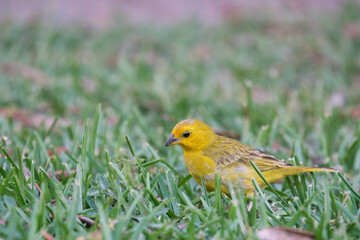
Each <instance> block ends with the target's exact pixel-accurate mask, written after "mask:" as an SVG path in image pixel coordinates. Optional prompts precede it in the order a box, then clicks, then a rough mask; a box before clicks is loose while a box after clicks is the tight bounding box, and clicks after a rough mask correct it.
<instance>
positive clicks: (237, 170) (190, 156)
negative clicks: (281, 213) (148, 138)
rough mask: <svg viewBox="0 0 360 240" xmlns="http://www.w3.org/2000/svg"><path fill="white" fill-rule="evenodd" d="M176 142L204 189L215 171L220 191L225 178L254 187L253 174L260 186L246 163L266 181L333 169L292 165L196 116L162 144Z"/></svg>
mask: <svg viewBox="0 0 360 240" xmlns="http://www.w3.org/2000/svg"><path fill="white" fill-rule="evenodd" d="M172 145H180V146H181V147H182V148H183V149H184V157H185V161H186V165H187V167H188V169H189V171H190V174H191V175H192V176H193V178H194V179H195V180H196V181H197V182H198V183H199V184H201V176H202V177H203V179H204V183H205V186H206V189H207V190H208V191H213V190H214V189H215V174H217V175H218V176H219V177H221V179H222V180H221V191H222V192H224V193H225V194H227V195H228V196H230V194H229V188H228V181H229V180H230V182H231V184H232V185H233V186H234V187H235V186H237V185H238V184H240V185H241V186H242V187H243V189H244V192H245V194H252V192H253V191H254V190H255V188H254V185H253V184H252V181H251V180H252V178H254V179H255V180H256V181H257V183H258V184H259V185H260V186H264V185H265V183H264V182H263V181H262V180H261V178H260V177H259V175H258V174H257V173H256V171H255V170H254V169H253V167H252V166H251V164H250V160H251V161H252V162H253V163H254V164H255V165H256V166H257V167H258V168H259V170H260V171H261V172H262V174H263V176H264V177H265V179H266V180H267V181H268V182H275V181H277V180H279V179H282V178H284V177H286V176H289V175H296V174H299V173H302V172H322V171H325V172H337V171H338V170H336V169H331V168H314V167H301V166H292V165H291V164H289V163H287V162H284V161H283V160H280V159H277V158H276V157H274V156H271V155H269V154H267V153H265V152H262V151H260V150H257V149H255V148H252V147H250V146H248V145H246V144H244V143H241V142H239V141H237V140H235V139H231V138H228V137H224V136H220V135H217V134H216V133H214V131H213V130H212V129H211V128H210V127H209V126H208V125H206V124H205V123H204V122H202V121H200V120H198V119H186V120H183V121H181V122H179V123H178V124H176V126H175V127H174V129H173V130H172V132H171V134H170V136H169V138H168V139H167V140H166V143H165V147H167V146H172Z"/></svg>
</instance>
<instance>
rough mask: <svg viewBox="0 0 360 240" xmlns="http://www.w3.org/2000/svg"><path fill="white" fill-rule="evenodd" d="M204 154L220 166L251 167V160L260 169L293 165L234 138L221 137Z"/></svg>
mask: <svg viewBox="0 0 360 240" xmlns="http://www.w3.org/2000/svg"><path fill="white" fill-rule="evenodd" d="M203 154H204V155H205V156H206V157H209V158H212V159H213V160H214V161H215V162H216V163H217V165H218V166H220V167H222V168H226V167H227V166H229V165H232V166H233V165H234V164H235V165H236V164H239V165H243V166H249V167H250V168H251V164H250V160H251V161H252V162H253V163H255V165H256V166H257V167H258V168H259V170H260V171H262V172H264V171H268V170H271V169H276V168H282V167H287V166H291V164H289V163H286V162H284V161H282V160H280V159H278V158H276V157H274V156H271V155H269V154H267V153H265V152H262V151H260V150H257V149H255V148H252V147H250V146H248V145H246V144H243V143H241V142H238V141H236V140H234V139H230V138H226V137H221V138H220V139H219V141H216V142H215V143H214V144H213V145H212V146H210V147H209V148H207V149H205V150H204V151H203Z"/></svg>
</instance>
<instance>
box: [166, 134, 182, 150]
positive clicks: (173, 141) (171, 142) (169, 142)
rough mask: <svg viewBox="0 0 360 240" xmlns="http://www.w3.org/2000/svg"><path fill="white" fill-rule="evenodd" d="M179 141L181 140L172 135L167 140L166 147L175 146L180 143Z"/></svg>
mask: <svg viewBox="0 0 360 240" xmlns="http://www.w3.org/2000/svg"><path fill="white" fill-rule="evenodd" d="M179 141H180V139H178V138H176V137H174V134H170V136H169V137H168V139H167V140H166V143H165V147H168V146H171V145H174V144H176V143H177V142H179Z"/></svg>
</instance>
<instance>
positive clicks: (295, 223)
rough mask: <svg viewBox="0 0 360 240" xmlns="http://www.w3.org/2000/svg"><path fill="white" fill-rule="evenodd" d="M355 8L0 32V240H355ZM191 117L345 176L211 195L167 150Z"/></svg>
mask: <svg viewBox="0 0 360 240" xmlns="http://www.w3.org/2000/svg"><path fill="white" fill-rule="evenodd" d="M353 11H355V10H354V7H348V6H344V9H343V10H342V11H340V13H338V14H334V15H332V16H328V17H324V18H318V19H310V20H309V21H300V22H281V23H279V22H276V21H271V19H270V20H269V19H256V18H252V17H247V18H245V19H243V20H242V21H233V22H229V23H226V24H224V25H223V26H221V27H213V28H202V27H200V26H199V25H197V24H194V23H193V22H186V23H183V24H179V25H177V26H173V27H169V28H166V29H159V28H156V27H149V26H133V25H131V24H125V23H122V24H119V25H118V26H116V27H113V28H110V29H106V30H97V31H94V30H90V29H84V28H81V27H76V26H73V27H62V28H60V27H54V26H48V25H46V24H44V23H41V22H38V21H35V22H33V23H30V24H24V25H18V24H13V23H3V24H2V25H1V32H2V34H1V35H0V71H1V74H0V82H1V88H0V96H1V97H0V106H2V107H1V108H0V111H1V112H0V113H1V115H0V135H1V136H2V140H1V142H0V147H1V153H0V238H3V239H40V238H46V239H51V237H55V238H56V239H73V238H78V237H86V238H95V239H100V238H103V239H112V238H113V239H119V238H123V239H144V238H149V239H170V238H176V239H199V238H205V239H209V238H221V239H242V238H246V239H256V238H257V231H258V230H260V229H263V228H266V227H272V226H282V227H289V228H297V229H300V230H304V231H309V232H312V233H313V234H314V236H315V237H316V239H340V238H341V239H344V238H345V239H357V238H360V224H359V218H360V199H359V188H360V174H359V172H360V143H359V138H360V125H359V114H358V113H357V112H358V111H359V107H358V106H359V104H360V97H359V94H358V92H359V91H358V89H359V87H360V83H359V80H358V76H359V73H360V66H359V63H358V59H359V55H358V53H359V52H360V40H359V39H360V38H359V35H360V34H359V32H360V30H358V31H359V32H358V34H359V35H357V36H356V34H355V35H354V34H348V33H347V31H349V30H347V29H349V28H350V26H352V24H354V23H358V21H360V19H359V17H358V14H352V13H353ZM315 20H316V24H313V21H315ZM339 33H341V34H339ZM99 103H100V104H99ZM188 117H197V118H201V119H202V120H204V121H205V122H207V123H208V124H209V125H211V126H212V127H214V128H215V129H217V130H222V131H224V130H227V131H230V132H226V134H232V135H234V134H235V136H236V135H240V138H241V140H242V141H243V142H246V143H248V144H250V145H253V146H255V147H258V148H260V149H262V150H264V151H267V152H270V153H272V154H274V155H276V156H278V157H280V158H284V159H286V160H287V159H288V157H290V158H289V160H288V161H289V162H291V163H292V164H295V165H307V166H312V165H321V166H324V167H333V168H337V169H339V170H340V171H341V174H337V173H330V174H325V173H319V174H301V175H299V176H292V177H288V178H286V179H285V180H284V181H283V182H282V183H276V184H273V185H272V188H266V189H260V188H257V191H256V192H255V194H254V196H253V197H249V196H245V195H244V194H243V193H242V191H241V186H231V188H232V189H235V190H236V189H237V191H231V199H230V198H228V197H226V196H224V195H222V194H221V193H220V191H219V183H220V182H219V181H217V184H216V185H217V186H218V187H217V189H216V191H215V192H211V193H207V192H206V191H205V190H204V187H203V186H200V185H198V184H197V183H196V182H195V181H194V180H193V179H192V178H190V177H189V175H188V171H187V170H186V166H185V163H184V160H183V156H182V151H181V150H180V149H179V148H176V147H172V148H166V149H165V148H164V147H163V144H164V142H165V140H166V137H167V136H168V134H169V133H170V131H171V129H172V127H173V126H174V124H175V123H176V122H178V121H179V120H182V119H185V118H188ZM254 167H255V166H254ZM254 184H255V186H257V183H256V182H254ZM250 204H252V207H250V206H251V205H250ZM249 205H250V206H249Z"/></svg>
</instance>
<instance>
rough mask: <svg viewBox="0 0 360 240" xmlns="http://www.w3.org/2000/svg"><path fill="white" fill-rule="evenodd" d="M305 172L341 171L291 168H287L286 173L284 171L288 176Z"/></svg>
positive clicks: (317, 168)
mask: <svg viewBox="0 0 360 240" xmlns="http://www.w3.org/2000/svg"><path fill="white" fill-rule="evenodd" d="M303 172H339V170H337V169H335V168H320V167H302V166H291V167H289V168H286V171H284V173H285V175H286V176H290V175H295V174H299V173H303Z"/></svg>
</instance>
